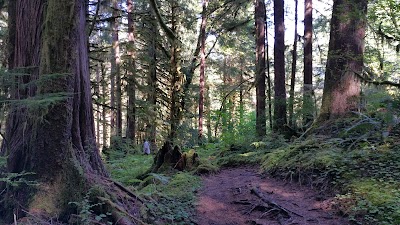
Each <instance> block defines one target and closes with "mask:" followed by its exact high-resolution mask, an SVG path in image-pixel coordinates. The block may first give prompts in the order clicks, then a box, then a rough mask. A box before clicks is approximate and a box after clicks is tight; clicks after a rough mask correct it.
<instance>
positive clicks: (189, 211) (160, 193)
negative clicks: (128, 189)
mask: <svg viewBox="0 0 400 225" xmlns="http://www.w3.org/2000/svg"><path fill="white" fill-rule="evenodd" d="M152 177H153V178H156V177H158V178H160V179H161V180H163V181H165V182H154V183H151V184H149V185H147V186H145V187H144V188H143V189H141V190H140V193H142V194H143V195H144V196H145V197H146V198H147V199H148V201H147V202H146V204H145V205H146V208H145V209H143V210H144V212H145V215H144V216H145V218H146V219H147V220H148V221H149V222H151V223H161V222H163V223H164V224H193V222H192V221H191V218H192V215H193V214H194V207H193V206H194V205H193V204H194V202H195V195H194V193H195V192H196V190H198V189H199V188H200V178H199V177H196V176H193V175H191V174H190V173H188V172H179V173H177V174H174V175H172V176H171V177H168V176H166V175H161V174H152Z"/></svg>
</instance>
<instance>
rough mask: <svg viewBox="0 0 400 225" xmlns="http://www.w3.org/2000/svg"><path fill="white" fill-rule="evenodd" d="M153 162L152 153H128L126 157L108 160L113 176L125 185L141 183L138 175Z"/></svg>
mask: <svg viewBox="0 0 400 225" xmlns="http://www.w3.org/2000/svg"><path fill="white" fill-rule="evenodd" d="M152 164H153V157H152V156H151V155H142V154H137V155H126V156H125V157H121V158H117V159H113V160H109V161H107V164H106V166H107V168H108V170H109V171H111V176H112V177H113V178H115V179H116V180H118V181H120V182H121V183H123V184H125V185H128V186H129V185H135V184H139V183H140V182H141V180H139V179H137V177H138V176H140V175H142V174H144V173H145V172H146V171H148V170H149V169H150V167H151V165H152Z"/></svg>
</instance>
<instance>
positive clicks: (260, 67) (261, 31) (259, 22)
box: [255, 0, 267, 139]
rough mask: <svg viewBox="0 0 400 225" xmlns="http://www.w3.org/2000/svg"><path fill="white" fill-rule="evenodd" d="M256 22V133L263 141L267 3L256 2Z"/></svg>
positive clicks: (264, 126) (258, 0)
mask: <svg viewBox="0 0 400 225" xmlns="http://www.w3.org/2000/svg"><path fill="white" fill-rule="evenodd" d="M255 21H256V82H255V85H256V102H257V103H256V133H257V136H258V138H260V139H262V138H263V137H264V136H265V135H266V133H267V130H266V122H267V118H266V114H265V106H266V104H265V86H266V85H265V21H266V12H265V2H264V0H256V1H255Z"/></svg>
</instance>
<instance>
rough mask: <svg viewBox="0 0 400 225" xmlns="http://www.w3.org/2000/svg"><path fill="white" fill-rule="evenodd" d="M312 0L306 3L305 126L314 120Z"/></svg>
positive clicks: (306, 0) (307, 0)
mask: <svg viewBox="0 0 400 225" xmlns="http://www.w3.org/2000/svg"><path fill="white" fill-rule="evenodd" d="M312 11H313V7H312V0H305V1H304V88H303V90H304V92H303V124H304V125H306V126H307V125H308V126H309V125H311V124H310V123H311V122H312V121H313V120H314V107H315V106H314V104H313V99H312V95H313V94H312V93H313V87H312V86H313V83H312V78H313V74H312V61H313V57H312V36H313V31H312V30H313V24H312V19H313V17H312Z"/></svg>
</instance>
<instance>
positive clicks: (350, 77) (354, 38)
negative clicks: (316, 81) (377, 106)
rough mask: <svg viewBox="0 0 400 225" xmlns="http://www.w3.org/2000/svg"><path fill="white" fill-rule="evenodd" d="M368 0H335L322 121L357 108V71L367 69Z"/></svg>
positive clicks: (358, 90) (358, 86)
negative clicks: (365, 66) (365, 41)
mask: <svg viewBox="0 0 400 225" xmlns="http://www.w3.org/2000/svg"><path fill="white" fill-rule="evenodd" d="M367 5H368V0H354V1H353V0H335V1H334V2H333V11H332V19H331V30H330V40H329V51H328V61H327V65H326V72H325V83H324V94H323V97H322V106H321V112H320V115H319V117H318V122H323V121H326V120H329V119H335V118H338V117H340V116H344V115H346V114H349V113H350V112H351V111H352V110H356V109H357V107H358V103H359V96H360V81H359V79H358V76H357V74H361V73H362V70H363V54H364V38H365V27H366V14H367Z"/></svg>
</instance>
